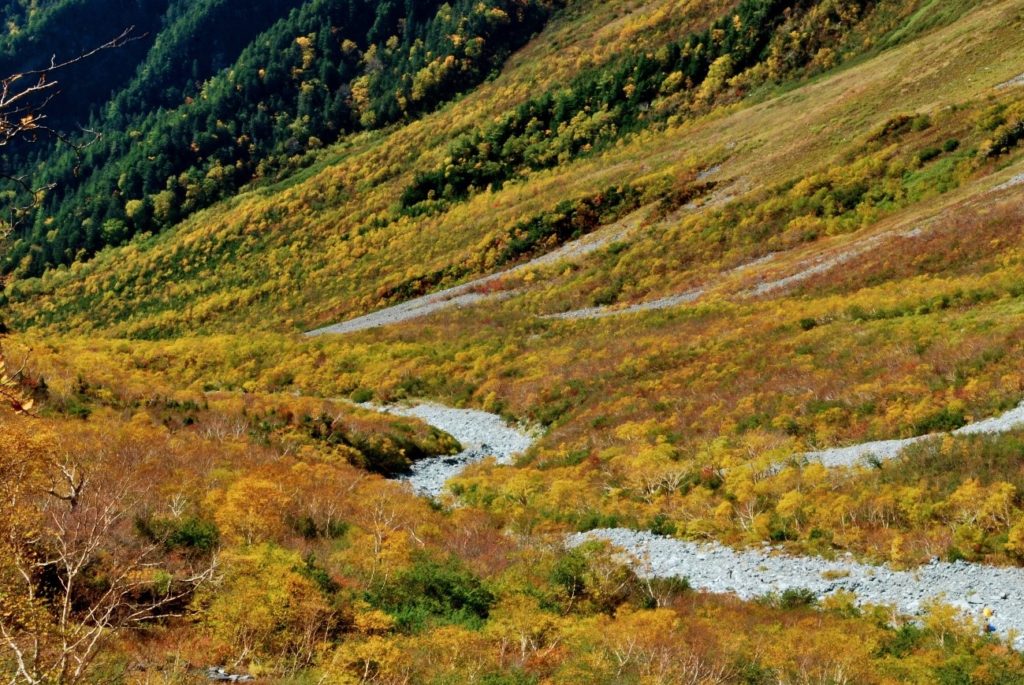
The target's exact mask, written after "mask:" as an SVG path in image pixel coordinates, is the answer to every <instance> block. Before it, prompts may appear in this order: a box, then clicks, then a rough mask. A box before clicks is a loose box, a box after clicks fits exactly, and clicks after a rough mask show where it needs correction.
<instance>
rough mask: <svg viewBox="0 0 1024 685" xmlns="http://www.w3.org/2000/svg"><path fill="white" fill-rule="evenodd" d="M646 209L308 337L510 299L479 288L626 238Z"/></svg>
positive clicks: (310, 332)
mask: <svg viewBox="0 0 1024 685" xmlns="http://www.w3.org/2000/svg"><path fill="white" fill-rule="evenodd" d="M645 212H646V208H641V209H639V210H637V211H635V212H633V213H632V214H629V215H627V216H625V217H623V218H622V219H621V220H619V221H617V222H616V223H614V224H611V225H609V226H606V227H604V228H601V229H598V230H597V231H594V232H593V233H589V234H587V235H585V236H582V237H580V238H578V239H576V240H572V241H570V242H568V243H565V244H564V245H562V246H561V247H559V248H558V249H556V250H552V251H551V252H548V253H547V254H544V255H541V256H540V257H537V258H536V259H532V260H530V261H529V262H526V263H524V264H520V265H518V266H514V267H512V268H511V269H506V270H504V271H499V272H498V273H494V274H490V275H489V276H483V277H481V278H477V279H474V280H472V281H469V282H468V283H463V284H462V285H457V286H454V287H452V288H446V289H445V290H439V291H437V292H435V293H430V294H429V295H423V296H420V297H417V298H414V299H412V300H407V301H406V302H402V303H401V304H396V305H394V306H392V307H386V308H385V309H381V310H378V311H376V312H371V313H369V314H365V315H363V316H357V317H356V318H354V319H349V320H348V321H343V322H341V323H336V324H333V325H331V326H324V327H323V328H317V329H316V330H312V331H309V332H307V333H305V335H306V336H307V337H316V336H319V335H344V334H346V333H355V332H356V331H365V330H368V329H371V328H380V327H381V326H390V325H391V324H396V323H401V322H402V321H410V320H412V319H418V318H421V317H424V316H428V315H430V314H434V313H436V312H440V311H444V310H447V309H452V308H461V307H468V306H470V305H474V304H477V303H479V302H483V301H485V300H499V299H507V298H509V297H512V296H514V295H516V294H517V292H516V291H502V292H494V293H487V292H480V290H481V289H482V288H484V287H485V286H487V285H489V284H491V283H493V282H495V281H497V280H499V279H501V278H505V277H507V276H512V275H514V274H517V273H522V272H524V271H527V270H529V269H536V268H539V267H542V266H547V265H549V264H555V263H557V262H560V261H562V260H564V259H577V258H579V257H583V256H586V255H588V254H590V253H592V252H596V251H597V250H599V249H601V248H603V247H605V246H607V245H609V244H611V243H613V242H615V241H617V240H621V239H622V238H624V237H625V236H626V235H627V234H628V233H629V232H630V231H632V230H633V228H635V227H636V226H637V225H638V224H639V222H640V219H641V218H642V217H643V216H644V215H645Z"/></svg>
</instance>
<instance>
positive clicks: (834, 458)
mask: <svg viewBox="0 0 1024 685" xmlns="http://www.w3.org/2000/svg"><path fill="white" fill-rule="evenodd" d="M1022 425H1024V402H1021V403H1020V404H1019V405H1017V406H1016V407H1015V408H1013V409H1011V410H1010V411H1008V412H1006V413H1004V414H1001V415H999V416H995V417H993V418H990V419H985V420H983V421H977V422H975V423H969V424H967V425H966V426H963V427H961V428H957V429H956V430H955V431H953V435H981V434H987V435H992V434H996V433H1005V432H1006V431H1009V430H1013V429H1014V428H1020V427H1021V426H1022ZM938 435H943V433H934V434H932V435H921V436H918V437H914V438H905V439H903V440H876V441H875V442H864V443H861V444H859V445H850V446H848V447H833V448H831V449H827V450H820V451H817V452H807V453H805V454H803V455H802V456H803V457H804V458H806V459H807V460H808V461H816V462H820V463H822V464H824V465H825V466H827V467H829V468H834V467H836V466H853V465H854V464H860V463H865V462H866V461H867V459H868V458H869V457H875V458H877V459H881V460H883V461H885V460H889V459H895V458H896V457H897V456H898V455H899V453H900V452H902V451H903V450H904V449H905V448H907V447H909V446H910V445H913V444H914V443H916V442H920V441H922V440H927V439H929V438H934V437H936V436H938Z"/></svg>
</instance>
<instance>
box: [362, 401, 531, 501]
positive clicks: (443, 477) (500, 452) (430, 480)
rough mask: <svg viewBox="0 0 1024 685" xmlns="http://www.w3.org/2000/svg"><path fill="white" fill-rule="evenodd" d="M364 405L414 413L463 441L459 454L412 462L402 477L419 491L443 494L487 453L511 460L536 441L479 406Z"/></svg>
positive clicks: (503, 459) (385, 411)
mask: <svg viewBox="0 0 1024 685" xmlns="http://www.w3.org/2000/svg"><path fill="white" fill-rule="evenodd" d="M362 406H364V407H367V408H372V409H375V410H377V411H380V412H383V413H386V414H396V415H398V416H411V417H415V418H417V419H420V420H421V421H423V422H424V423H427V424H429V425H431V426H434V427H435V428H439V429H441V430H443V431H444V432H445V433H448V434H449V435H451V436H452V437H453V438H455V439H456V440H458V441H459V443H460V444H461V445H462V451H461V452H459V453H458V454H455V455H452V456H446V457H436V458H434V459H421V460H419V461H417V462H414V463H413V467H412V472H411V473H410V474H409V475H407V476H402V477H401V480H405V481H408V482H409V484H410V485H412V488H413V490H414V491H415V492H416V493H417V494H419V495H424V496H429V497H436V496H438V495H440V494H441V493H442V492H444V486H445V483H446V482H448V479H449V478H451V477H452V476H455V475H457V474H458V473H459V472H461V471H462V469H464V468H465V467H466V466H468V465H469V464H473V463H475V462H478V461H481V460H483V459H486V458H487V457H494V458H495V459H496V460H497V461H498V463H499V464H508V463H511V461H512V457H513V456H514V455H516V454H518V453H520V452H524V451H526V450H527V449H529V447H530V445H532V444H533V441H534V437H533V436H532V435H531V434H530V433H528V432H526V431H525V430H521V429H519V428H516V427H513V426H510V425H508V424H507V423H505V420H504V419H502V418H501V417H500V416H497V415H496V414H489V413H488V412H485V411H479V410H476V409H456V408H454V407H445V406H443V405H440V404H417V405H412V406H402V405H389V406H386V407H380V406H372V405H362Z"/></svg>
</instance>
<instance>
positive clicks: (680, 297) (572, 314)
mask: <svg viewBox="0 0 1024 685" xmlns="http://www.w3.org/2000/svg"><path fill="white" fill-rule="evenodd" d="M773 259H775V254H774V253H769V254H766V255H764V256H763V257H758V258H757V259H755V260H753V261H750V262H747V263H746V264H740V265H739V266H737V267H735V268H733V269H730V270H729V271H726V272H725V273H724V274H723V276H724V277H728V276H733V275H736V274H739V273H743V272H744V271H747V270H748V269H753V268H754V267H757V266H760V265H762V264H766V263H768V262H770V261H771V260H773ZM706 292H707V288H693V289H692V290H687V291H686V292H683V293H679V294H677V295H669V296H668V297H661V298H658V299H657V300H648V301H647V302H637V303H636V304H631V305H628V306H626V307H620V306H615V305H607V306H604V307H584V308H583V309H573V310H571V311H568V312H559V313H557V314H547V315H545V316H544V317H542V318H545V319H562V320H578V319H603V318H606V317H609V316H620V315H622V314H636V313H637V312H650V311H656V310H660V309H671V308H672V307H678V306H679V305H683V304H691V303H693V302H696V301H697V300H699V299H700V298H701V297H702V296H703V295H704V293H706Z"/></svg>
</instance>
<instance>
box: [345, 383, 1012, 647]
mask: <svg viewBox="0 0 1024 685" xmlns="http://www.w3.org/2000/svg"><path fill="white" fill-rule="evenodd" d="M364 406H367V407H368V408H372V409H375V410H377V411H380V412H385V413H391V414H396V415H400V416H410V417H416V418H418V419H420V420H422V421H424V422H426V423H428V424H430V425H432V426H435V427H437V428H439V429H441V430H443V431H445V432H447V433H449V434H450V435H452V436H454V437H455V438H456V439H457V440H458V441H459V442H460V443H461V444H462V446H463V448H464V449H463V451H462V452H460V453H459V454H457V455H454V456H451V457H438V458H435V459H425V460H422V461H420V462H417V463H416V465H415V466H414V468H413V472H412V473H411V474H410V475H409V476H405V477H404V480H407V481H408V482H409V483H410V484H411V485H412V487H413V489H414V490H415V491H416V492H417V493H419V494H421V495H425V496H437V495H440V494H441V493H442V492H443V490H444V486H445V483H446V482H447V480H448V479H449V478H451V477H452V476H454V475H456V474H458V473H459V472H460V471H461V470H462V469H463V468H464V467H465V466H466V465H467V464H471V463H474V462H476V461H479V460H481V459H484V458H486V457H488V456H493V457H495V458H496V459H497V460H498V462H499V463H506V464H507V463H510V462H511V460H512V457H513V455H515V454H517V453H519V452H523V451H525V450H526V449H528V448H529V447H530V445H531V444H532V443H533V441H534V439H535V437H536V436H535V435H531V434H530V433H529V432H527V431H526V430H523V429H521V428H518V427H515V426H510V425H508V424H507V423H506V422H505V421H504V420H503V419H502V418H501V417H500V416H496V415H494V414H489V413H487V412H483V411H478V410H475V409H455V408H452V407H445V406H442V405H438V404H418V405H412V406H400V405H391V406H386V407H381V406H372V405H364ZM1022 424H1024V403H1021V405H1020V406H1018V407H1017V408H1015V409H1013V410H1011V411H1009V412H1006V413H1004V414H1002V415H1001V416H997V417H994V418H991V419H985V420H983V421H978V422H976V423H972V424H968V425H966V426H964V427H963V428H960V429H959V430H957V431H954V433H955V434H959V435H971V434H984V433H998V432H1003V431H1006V430H1009V429H1011V428H1014V427H1017V426H1020V425H1022ZM920 439H923V438H912V439H911V440H909V441H908V440H887V441H881V442H876V443H865V444H864V445H855V446H852V447H843V448H836V449H835V450H824V451H823V452H819V453H815V454H816V455H818V456H817V458H818V459H820V460H822V462H823V463H826V464H827V465H830V466H838V465H842V464H848V463H852V461H856V460H857V459H861V458H863V457H864V456H866V455H867V454H877V455H884V456H888V457H895V456H896V455H897V454H898V453H899V451H900V450H901V449H902V448H903V447H905V446H906V445H907V444H910V443H911V442H913V441H916V440H920ZM805 456H810V455H805ZM594 539H600V540H607V541H608V542H610V543H612V544H613V545H615V546H616V547H619V548H621V549H622V550H624V553H625V554H627V555H628V557H629V560H630V563H631V564H632V565H633V568H634V569H636V571H637V572H638V573H639V574H640V575H642V576H647V577H673V576H674V577H682V578H686V579H687V580H688V581H689V583H690V585H691V586H692V587H694V588H695V589H698V590H704V591H708V592H716V593H731V594H735V595H737V596H739V597H740V598H743V599H751V598H755V597H759V596H763V595H765V594H768V593H771V592H776V593H781V592H784V591H786V590H789V589H807V590H810V591H811V592H813V593H814V594H815V595H816V596H818V597H826V596H828V595H830V594H833V593H835V592H838V591H840V590H846V591H849V592H853V593H854V594H855V595H856V601H857V602H858V603H859V604H879V605H891V606H893V607H895V608H896V610H897V611H899V612H900V613H902V614H905V615H908V616H914V615H918V614H920V613H921V612H922V610H923V607H924V606H925V605H926V603H927V602H928V601H929V600H935V599H938V600H941V601H943V602H945V603H947V604H950V605H952V606H954V607H957V608H959V609H960V610H962V611H963V612H964V613H965V614H966V615H967V616H969V617H972V618H978V617H980V615H981V612H982V610H983V609H984V608H985V607H986V606H988V607H992V608H993V609H995V610H996V616H995V619H994V621H993V624H994V625H995V627H996V629H997V631H998V632H999V633H1000V634H1001V635H1004V636H1007V635H1009V632H1008V631H1015V633H1016V632H1019V633H1020V634H1021V636H1019V637H1015V642H1014V645H1015V647H1016V648H1017V649H1022V650H1024V569H1020V568H999V567H993V566H985V565H982V564H972V563H968V562H963V561H958V562H954V563H946V562H940V561H932V562H930V563H928V564H925V565H924V566H920V567H918V568H915V569H913V570H910V571H897V570H893V569H891V568H889V567H887V566H876V565H872V564H865V563H861V562H858V561H855V560H854V559H853V558H852V556H849V555H847V556H844V557H842V558H839V559H836V560H828V559H823V558H821V557H803V556H793V555H788V554H782V553H779V552H778V551H777V550H774V549H772V548H771V547H768V546H765V547H761V548H757V549H748V550H734V549H731V548H729V547H726V546H724V545H720V544H717V543H698V542H689V541H686V540H679V539H676V538H669V537H664V536H659V535H655V534H653V533H649V532H645V531H635V530H629V529H625V528H613V529H600V530H592V531H589V532H587V533H577V534H574V535H570V536H568V538H567V540H566V544H568V545H569V546H570V547H571V546H576V545H579V544H581V543H583V542H585V541H587V540H594Z"/></svg>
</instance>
